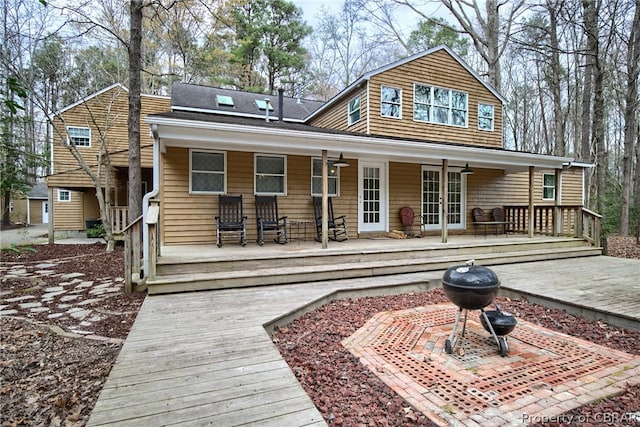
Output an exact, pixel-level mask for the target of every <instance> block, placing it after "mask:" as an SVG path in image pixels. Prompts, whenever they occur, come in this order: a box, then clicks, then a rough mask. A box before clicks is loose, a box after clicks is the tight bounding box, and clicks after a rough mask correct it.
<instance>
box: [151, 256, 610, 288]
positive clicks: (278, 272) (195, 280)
mask: <svg viewBox="0 0 640 427" xmlns="http://www.w3.org/2000/svg"><path fill="white" fill-rule="evenodd" d="M379 255H380V254H378V253H371V254H369V255H368V257H364V258H363V257H360V258H359V259H357V260H353V259H350V258H349V257H346V259H347V261H345V260H344V259H343V260H342V261H341V262H335V260H334V259H332V258H328V259H325V261H327V262H324V263H315V262H312V263H310V264H308V265H296V263H291V262H287V261H288V260H286V259H285V260H284V263H283V264H278V265H276V266H270V267H269V268H264V265H265V264H264V263H263V264H262V266H263V267H262V268H256V267H255V266H253V264H250V265H251V267H249V268H244V269H238V270H234V271H232V270H229V271H214V272H211V271H210V272H202V271H192V272H188V273H186V272H180V273H175V274H165V275H162V276H158V277H156V278H155V279H154V280H149V281H147V285H148V292H149V294H164V293H175V292H187V291H197V290H210V289H224V288H236V287H249V286H265V285H278V284H291V283H303V282H313V281H321V280H335V279H344V278H357V277H376V276H386V275H392V274H403V273H416V272H425V271H438V270H446V269H447V268H449V267H451V265H454V264H456V263H463V262H466V261H468V260H469V259H474V260H475V262H476V264H482V265H499V264H512V263H522V262H532V261H542V260H550V259H565V258H577V257H587V256H598V255H602V249H601V248H597V247H591V246H584V245H570V246H565V245H562V244H560V245H558V247H555V248H553V249H550V248H547V247H543V248H538V249H529V250H513V248H512V250H511V251H509V252H503V251H494V252H492V251H489V250H487V248H482V247H480V248H477V250H476V251H475V253H472V251H461V253H457V254H452V253H447V252H445V251H442V253H441V252H440V251H429V253H425V251H422V256H421V257H405V258H400V259H393V260H389V259H386V258H385V257H384V256H382V259H380V257H379Z"/></svg>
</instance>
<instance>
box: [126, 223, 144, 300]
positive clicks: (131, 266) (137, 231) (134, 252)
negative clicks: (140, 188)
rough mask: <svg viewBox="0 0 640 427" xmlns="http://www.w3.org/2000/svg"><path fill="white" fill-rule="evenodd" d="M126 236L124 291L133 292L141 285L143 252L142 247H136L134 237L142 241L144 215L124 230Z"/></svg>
mask: <svg viewBox="0 0 640 427" xmlns="http://www.w3.org/2000/svg"><path fill="white" fill-rule="evenodd" d="M122 233H123V234H124V291H125V292H126V293H128V294H130V293H131V292H133V291H134V290H135V289H134V285H141V277H142V274H141V273H142V263H141V260H142V251H141V247H142V246H141V245H135V244H134V239H133V236H134V235H137V236H138V239H137V241H138V242H140V241H142V215H140V216H139V217H138V218H136V220H135V221H133V222H132V223H131V224H129V225H128V226H126V227H125V228H124V230H122Z"/></svg>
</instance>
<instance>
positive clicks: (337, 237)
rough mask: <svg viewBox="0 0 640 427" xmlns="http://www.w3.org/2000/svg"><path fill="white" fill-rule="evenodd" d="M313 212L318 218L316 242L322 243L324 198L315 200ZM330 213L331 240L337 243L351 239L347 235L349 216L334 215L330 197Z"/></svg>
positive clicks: (315, 198) (328, 221)
mask: <svg viewBox="0 0 640 427" xmlns="http://www.w3.org/2000/svg"><path fill="white" fill-rule="evenodd" d="M313 211H314V213H315V217H316V240H317V241H318V242H320V241H322V197H314V198H313ZM328 211H329V212H328V220H327V223H328V224H329V238H330V239H331V240H334V241H336V242H342V241H343V240H347V239H348V238H349V236H348V235H347V216H346V215H341V216H338V217H335V216H334V215H333V203H332V202H331V197H329V206H328Z"/></svg>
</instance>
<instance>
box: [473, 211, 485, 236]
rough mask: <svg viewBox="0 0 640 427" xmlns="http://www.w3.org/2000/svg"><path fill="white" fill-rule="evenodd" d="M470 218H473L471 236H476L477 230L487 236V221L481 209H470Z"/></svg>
mask: <svg viewBox="0 0 640 427" xmlns="http://www.w3.org/2000/svg"><path fill="white" fill-rule="evenodd" d="M471 217H472V218H473V235H474V236H477V235H478V228H483V229H484V235H485V236H486V235H487V225H489V221H488V219H487V216H486V215H485V213H484V210H483V209H482V208H473V209H471Z"/></svg>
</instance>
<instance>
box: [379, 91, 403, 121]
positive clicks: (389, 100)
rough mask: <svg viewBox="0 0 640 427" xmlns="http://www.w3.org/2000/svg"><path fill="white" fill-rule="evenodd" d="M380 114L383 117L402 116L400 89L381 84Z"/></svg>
mask: <svg viewBox="0 0 640 427" xmlns="http://www.w3.org/2000/svg"><path fill="white" fill-rule="evenodd" d="M380 114H382V116H384V117H397V118H400V117H402V90H401V89H396V88H393V87H388V86H382V94H381V104H380Z"/></svg>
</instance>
